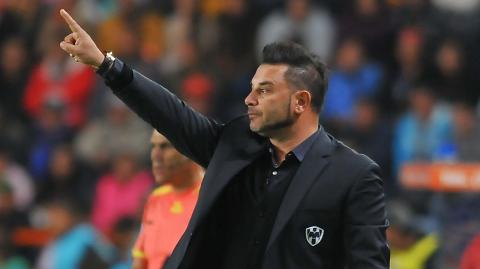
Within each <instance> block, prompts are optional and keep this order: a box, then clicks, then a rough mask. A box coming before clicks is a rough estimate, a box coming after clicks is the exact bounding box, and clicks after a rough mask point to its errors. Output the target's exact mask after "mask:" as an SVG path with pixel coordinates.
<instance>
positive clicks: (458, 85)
mask: <svg viewBox="0 0 480 269" xmlns="http://www.w3.org/2000/svg"><path fill="white" fill-rule="evenodd" d="M465 57H468V56H467V54H466V52H465V49H464V47H463V46H462V45H461V44H460V43H459V41H457V40H454V39H446V40H445V41H443V42H442V43H441V44H440V46H439V48H438V50H437V51H436V55H435V70H434V72H435V73H434V74H433V76H432V78H433V79H432V80H433V81H432V82H433V83H434V84H433V85H434V86H435V90H436V91H437V96H438V97H439V98H441V99H442V100H444V101H449V102H451V101H463V102H470V103H471V104H476V103H477V101H478V96H480V95H479V94H478V93H477V89H476V85H478V83H477V82H476V80H475V79H474V75H472V74H471V72H472V71H471V70H470V68H469V66H467V63H466V61H465Z"/></svg>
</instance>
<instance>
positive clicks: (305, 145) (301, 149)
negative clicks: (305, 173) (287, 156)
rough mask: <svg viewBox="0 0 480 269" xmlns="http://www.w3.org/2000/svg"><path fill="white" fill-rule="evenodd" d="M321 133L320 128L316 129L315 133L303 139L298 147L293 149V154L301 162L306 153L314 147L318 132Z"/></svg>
mask: <svg viewBox="0 0 480 269" xmlns="http://www.w3.org/2000/svg"><path fill="white" fill-rule="evenodd" d="M319 133H320V129H318V130H317V131H315V133H313V134H311V135H310V136H309V137H308V138H307V139H305V140H303V142H302V143H300V145H298V146H297V147H296V148H294V149H293V150H292V152H293V154H294V155H295V157H297V159H298V160H299V161H300V162H301V161H303V159H304V158H305V155H307V152H308V150H309V149H310V148H311V147H312V145H313V142H315V140H316V138H317V137H318V134H319Z"/></svg>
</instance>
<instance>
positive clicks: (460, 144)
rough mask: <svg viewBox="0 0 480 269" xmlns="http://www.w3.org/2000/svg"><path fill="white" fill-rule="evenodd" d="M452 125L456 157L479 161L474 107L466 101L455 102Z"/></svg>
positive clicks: (479, 149) (476, 121)
mask: <svg viewBox="0 0 480 269" xmlns="http://www.w3.org/2000/svg"><path fill="white" fill-rule="evenodd" d="M453 125H454V127H455V129H454V143H455V146H456V151H457V159H458V160H459V161H464V162H478V161H480V140H479V137H480V125H479V122H478V118H477V116H476V114H475V109H474V108H473V107H472V106H471V105H469V104H468V103H456V104H455V106H454V110H453Z"/></svg>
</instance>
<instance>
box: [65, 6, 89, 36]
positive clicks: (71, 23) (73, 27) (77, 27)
mask: <svg viewBox="0 0 480 269" xmlns="http://www.w3.org/2000/svg"><path fill="white" fill-rule="evenodd" d="M60 15H62V17H63V19H64V20H65V22H67V24H68V27H70V30H72V32H76V33H78V32H81V31H83V29H82V27H80V25H78V23H77V22H76V21H75V20H74V19H73V18H72V16H70V14H68V12H66V11H65V9H61V10H60Z"/></svg>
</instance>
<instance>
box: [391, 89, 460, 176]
mask: <svg viewBox="0 0 480 269" xmlns="http://www.w3.org/2000/svg"><path fill="white" fill-rule="evenodd" d="M409 100H410V108H409V110H408V111H407V112H406V113H405V114H404V115H403V116H401V117H400V119H399V120H398V123H397V126H396V129H395V134H394V142H393V143H394V144H393V151H394V152H393V163H394V170H395V171H396V172H398V171H399V169H400V167H401V166H402V165H403V164H405V163H407V162H413V161H434V160H435V159H436V157H440V156H436V154H437V153H439V151H440V149H441V147H442V146H443V145H445V144H446V143H449V142H450V141H451V139H452V122H451V114H450V109H449V108H448V107H447V106H445V105H442V104H441V103H439V102H437V100H436V98H435V96H434V94H433V92H432V90H431V89H429V88H428V87H427V86H417V87H416V88H415V89H413V90H412V92H411V94H410V98H409Z"/></svg>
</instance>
